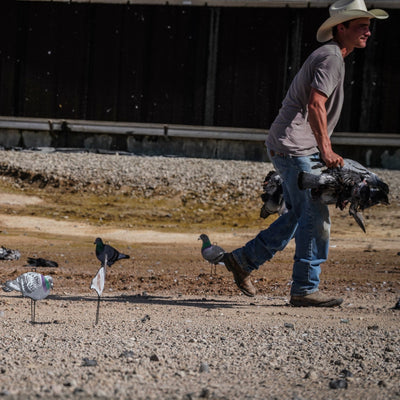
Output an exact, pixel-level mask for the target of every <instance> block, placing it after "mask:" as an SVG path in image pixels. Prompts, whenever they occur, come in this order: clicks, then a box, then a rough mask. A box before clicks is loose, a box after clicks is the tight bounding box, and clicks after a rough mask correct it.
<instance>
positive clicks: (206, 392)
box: [199, 388, 211, 399]
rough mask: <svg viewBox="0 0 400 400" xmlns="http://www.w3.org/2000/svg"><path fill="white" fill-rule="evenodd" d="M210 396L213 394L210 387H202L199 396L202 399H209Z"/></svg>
mask: <svg viewBox="0 0 400 400" xmlns="http://www.w3.org/2000/svg"><path fill="white" fill-rule="evenodd" d="M210 396H211V393H210V389H208V388H203V389H201V392H200V395H199V397H200V398H201V399H209V398H210Z"/></svg>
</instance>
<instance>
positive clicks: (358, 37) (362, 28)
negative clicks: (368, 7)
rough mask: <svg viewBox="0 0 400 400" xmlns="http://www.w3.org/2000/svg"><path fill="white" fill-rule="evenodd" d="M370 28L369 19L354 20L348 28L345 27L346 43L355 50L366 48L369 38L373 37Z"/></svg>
mask: <svg viewBox="0 0 400 400" xmlns="http://www.w3.org/2000/svg"><path fill="white" fill-rule="evenodd" d="M369 26H370V19H369V18H358V19H354V20H352V21H350V23H349V26H348V27H347V28H346V27H345V26H344V25H343V28H344V30H343V35H344V36H343V38H344V40H345V42H347V43H348V45H349V46H350V47H353V48H358V49H360V48H364V47H365V46H366V45H367V40H368V38H369V37H370V36H371V32H370V30H369Z"/></svg>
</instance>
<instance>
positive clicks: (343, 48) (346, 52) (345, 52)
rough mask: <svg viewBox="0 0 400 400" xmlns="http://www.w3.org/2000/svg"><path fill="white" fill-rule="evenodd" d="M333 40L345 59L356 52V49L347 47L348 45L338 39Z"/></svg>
mask: <svg viewBox="0 0 400 400" xmlns="http://www.w3.org/2000/svg"><path fill="white" fill-rule="evenodd" d="M332 40H333V41H334V42H335V43H336V44H337V45H338V46H339V48H340V51H341V53H342V56H343V58H346V57H347V56H348V55H349V54H350V53H351V52H352V51H353V50H354V47H353V48H349V47H347V46H346V45H344V44H343V43H341V42H340V41H339V39H337V38H333V39H332Z"/></svg>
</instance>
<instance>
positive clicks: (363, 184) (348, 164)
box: [298, 159, 389, 232]
mask: <svg viewBox="0 0 400 400" xmlns="http://www.w3.org/2000/svg"><path fill="white" fill-rule="evenodd" d="M298 185H299V188H300V189H311V195H312V197H313V198H314V199H316V200H320V201H321V202H323V203H324V204H336V207H338V208H340V209H341V210H343V209H344V208H345V207H346V205H347V204H349V203H350V207H349V214H350V215H351V216H352V217H353V218H354V219H355V221H356V222H357V224H358V225H359V226H360V228H361V229H362V230H363V231H364V232H365V224H364V218H363V216H362V214H361V211H362V210H364V209H366V208H369V207H372V206H374V205H376V204H389V199H388V194H389V187H388V185H387V184H386V183H385V182H383V181H382V180H381V179H380V178H379V177H378V176H377V175H376V174H374V173H373V172H371V171H369V170H368V169H366V168H365V167H364V166H362V165H361V164H360V163H358V162H357V161H354V160H350V159H344V166H343V167H341V168H327V169H325V170H323V171H322V173H321V174H319V175H314V174H311V173H309V172H300V174H299V176H298Z"/></svg>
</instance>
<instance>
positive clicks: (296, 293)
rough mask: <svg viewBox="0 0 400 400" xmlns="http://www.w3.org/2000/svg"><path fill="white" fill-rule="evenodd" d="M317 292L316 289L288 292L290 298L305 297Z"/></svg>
mask: <svg viewBox="0 0 400 400" xmlns="http://www.w3.org/2000/svg"><path fill="white" fill-rule="evenodd" d="M315 292H318V288H317V289H309V290H304V291H302V292H292V291H291V292H290V295H291V296H307V295H309V294H312V293H315Z"/></svg>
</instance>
